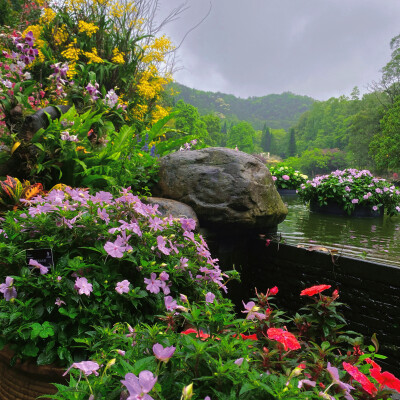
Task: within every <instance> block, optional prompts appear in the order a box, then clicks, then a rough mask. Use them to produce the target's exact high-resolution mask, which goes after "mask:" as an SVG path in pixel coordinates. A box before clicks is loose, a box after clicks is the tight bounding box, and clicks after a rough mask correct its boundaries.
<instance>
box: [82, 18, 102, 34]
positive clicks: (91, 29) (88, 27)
mask: <svg viewBox="0 0 400 400" xmlns="http://www.w3.org/2000/svg"><path fill="white" fill-rule="evenodd" d="M78 30H79V32H80V33H82V32H84V33H86V35H88V36H89V37H92V35H93V34H94V33H96V32H97V31H98V30H99V27H98V26H96V25H94V24H92V23H91V22H85V21H79V22H78Z"/></svg>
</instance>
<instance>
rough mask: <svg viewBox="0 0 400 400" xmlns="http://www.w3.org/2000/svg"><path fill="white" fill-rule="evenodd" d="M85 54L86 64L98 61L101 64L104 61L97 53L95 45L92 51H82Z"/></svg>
mask: <svg viewBox="0 0 400 400" xmlns="http://www.w3.org/2000/svg"><path fill="white" fill-rule="evenodd" d="M84 54H85V56H86V57H87V58H88V59H89V61H88V64H92V63H98V64H101V63H103V62H104V60H103V59H102V58H100V57H99V56H98V54H97V49H96V48H95V47H93V48H92V52H91V53H90V52H88V51H86V52H84Z"/></svg>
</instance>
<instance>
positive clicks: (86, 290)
mask: <svg viewBox="0 0 400 400" xmlns="http://www.w3.org/2000/svg"><path fill="white" fill-rule="evenodd" d="M74 289H75V290H78V293H79V294H86V296H90V293H91V292H93V287H92V284H91V283H89V282H88V280H87V279H86V278H76V281H75V286H74Z"/></svg>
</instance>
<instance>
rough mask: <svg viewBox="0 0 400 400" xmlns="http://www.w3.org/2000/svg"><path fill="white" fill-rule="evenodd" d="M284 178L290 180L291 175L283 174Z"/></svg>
mask: <svg viewBox="0 0 400 400" xmlns="http://www.w3.org/2000/svg"><path fill="white" fill-rule="evenodd" d="M282 179H283V180H284V181H288V180H290V176H289V175H282Z"/></svg>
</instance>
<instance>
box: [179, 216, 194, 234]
mask: <svg viewBox="0 0 400 400" xmlns="http://www.w3.org/2000/svg"><path fill="white" fill-rule="evenodd" d="M179 221H180V223H181V226H182V229H183V230H184V231H188V232H191V231H193V230H194V229H195V228H196V221H195V220H194V219H192V218H181V219H180V220H179Z"/></svg>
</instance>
